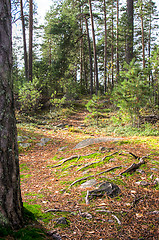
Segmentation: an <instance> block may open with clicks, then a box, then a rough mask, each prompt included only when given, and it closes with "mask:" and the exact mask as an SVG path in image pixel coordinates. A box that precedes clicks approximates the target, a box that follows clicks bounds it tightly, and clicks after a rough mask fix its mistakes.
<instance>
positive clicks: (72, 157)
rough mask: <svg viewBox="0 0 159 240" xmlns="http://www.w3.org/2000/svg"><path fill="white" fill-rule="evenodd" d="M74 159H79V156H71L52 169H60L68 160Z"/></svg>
mask: <svg viewBox="0 0 159 240" xmlns="http://www.w3.org/2000/svg"><path fill="white" fill-rule="evenodd" d="M74 158H78V159H79V158H80V156H78V155H74V156H71V157H69V158H65V159H63V160H62V162H61V163H59V164H58V165H55V166H52V168H55V167H60V166H61V165H62V164H64V163H65V162H67V161H70V160H72V159H74Z"/></svg>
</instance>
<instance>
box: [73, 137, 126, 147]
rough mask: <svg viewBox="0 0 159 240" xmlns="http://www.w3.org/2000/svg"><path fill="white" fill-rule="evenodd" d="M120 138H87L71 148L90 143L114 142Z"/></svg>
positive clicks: (85, 145)
mask: <svg viewBox="0 0 159 240" xmlns="http://www.w3.org/2000/svg"><path fill="white" fill-rule="evenodd" d="M120 140H122V138H111V137H102V138H88V139H86V140H83V141H82V142H80V143H78V144H77V145H76V146H75V147H74V148H73V149H79V148H84V147H87V146H89V145H92V144H96V143H101V142H116V141H120Z"/></svg>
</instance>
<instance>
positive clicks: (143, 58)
mask: <svg viewBox="0 0 159 240" xmlns="http://www.w3.org/2000/svg"><path fill="white" fill-rule="evenodd" d="M140 14H141V15H140V18H141V32H142V65H143V68H145V43H144V22H143V11H142V3H141V13H140Z"/></svg>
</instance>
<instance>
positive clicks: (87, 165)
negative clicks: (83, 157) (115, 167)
mask: <svg viewBox="0 0 159 240" xmlns="http://www.w3.org/2000/svg"><path fill="white" fill-rule="evenodd" d="M117 153H118V152H115V153H112V154H110V155H107V156H105V157H103V158H102V160H99V161H96V162H92V163H88V164H86V165H85V166H83V167H81V168H80V169H78V170H77V172H79V171H81V170H83V169H85V168H87V167H90V166H92V165H94V164H97V163H101V162H103V161H104V160H105V159H106V158H108V157H111V156H113V155H115V154H117Z"/></svg>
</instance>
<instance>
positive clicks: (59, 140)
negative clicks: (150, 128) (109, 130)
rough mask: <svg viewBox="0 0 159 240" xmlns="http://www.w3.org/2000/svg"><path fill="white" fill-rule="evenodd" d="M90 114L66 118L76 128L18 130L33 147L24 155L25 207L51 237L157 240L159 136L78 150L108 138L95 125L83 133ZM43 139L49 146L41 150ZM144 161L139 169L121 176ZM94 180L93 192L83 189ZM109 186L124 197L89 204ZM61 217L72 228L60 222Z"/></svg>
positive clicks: (22, 127)
mask: <svg viewBox="0 0 159 240" xmlns="http://www.w3.org/2000/svg"><path fill="white" fill-rule="evenodd" d="M85 115H86V113H85V112H83V113H80V112H79V113H76V114H75V115H74V116H71V117H70V119H69V120H68V119H67V120H68V121H69V124H70V123H71V125H72V126H71V127H69V124H68V125H67V126H66V127H61V128H60V127H57V128H51V127H48V126H47V125H44V124H43V125H40V126H39V125H37V126H36V125H30V124H23V125H22V124H19V125H18V132H19V135H21V136H22V135H23V136H26V137H28V138H27V140H25V141H26V142H28V141H29V142H30V144H31V145H30V146H29V147H28V148H20V156H19V158H20V170H21V189H22V198H23V202H24V206H25V207H26V208H28V210H29V211H31V212H32V213H33V214H34V215H35V216H36V221H38V223H39V224H40V225H41V226H43V228H45V230H46V232H48V233H50V232H53V233H55V234H58V235H59V236H61V239H72V240H75V239H83V240H84V239H85V240H87V239H95V240H96V239H123V240H125V239H153V240H155V239H156V240H157V239H158V214H159V209H158V183H157V182H156V179H158V171H159V166H158V162H159V161H158V160H159V145H158V143H159V137H158V136H155V137H121V140H118V141H108V142H102V143H96V144H92V145H90V146H86V147H83V148H81V149H74V147H75V146H76V144H78V143H79V142H80V141H82V140H84V139H88V138H97V137H99V136H100V137H105V133H104V132H103V133H102V131H100V132H99V131H97V128H93V126H92V128H91V129H90V128H89V129H88V128H87V129H86V128H85V127H82V128H78V125H79V124H80V125H81V124H82V123H83V121H84V118H85ZM54 124H55V123H54ZM55 125H57V123H56V124H55ZM72 129H73V131H72ZM112 137H115V136H114V134H113V136H112ZM41 138H49V139H50V141H49V142H48V143H46V144H45V145H44V146H39V145H37V143H38V142H39V141H40V140H41ZM142 157H145V159H144V164H142V165H141V166H140V167H139V168H138V169H136V170H134V171H132V172H127V173H124V174H121V173H122V172H123V171H125V170H126V169H128V168H129V167H130V166H131V165H132V164H138V162H139V159H141V158H142ZM107 170H110V171H107ZM91 179H94V180H95V181H96V184H95V185H94V186H93V187H91V188H81V185H82V183H84V182H86V181H89V180H91ZM106 181H109V182H112V183H114V184H116V185H118V187H119V188H120V190H121V192H120V194H119V195H118V196H116V197H114V198H111V197H108V196H107V195H106V194H105V195H104V196H102V197H97V198H93V199H90V201H89V204H87V203H86V195H87V191H88V190H92V189H95V188H96V187H97V186H98V185H99V184H100V183H102V182H106ZM61 217H64V218H65V219H66V220H67V224H58V223H57V219H59V218H61ZM46 236H47V235H45V237H46ZM42 237H44V236H43V235H41V239H43V238H42ZM17 239H18V238H17ZM29 239H30V238H29ZM37 239H38V238H37ZM39 239H40V237H39ZM48 239H49V236H48Z"/></svg>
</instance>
